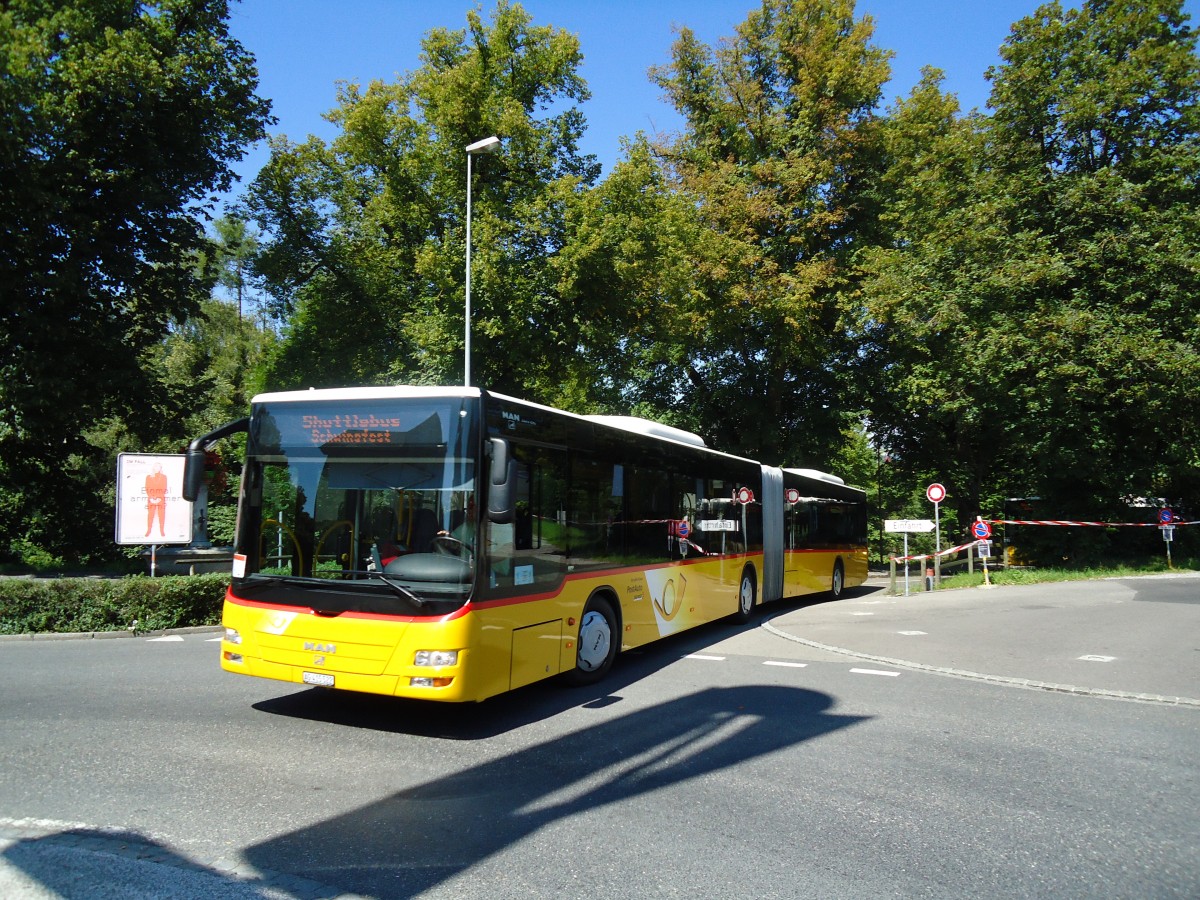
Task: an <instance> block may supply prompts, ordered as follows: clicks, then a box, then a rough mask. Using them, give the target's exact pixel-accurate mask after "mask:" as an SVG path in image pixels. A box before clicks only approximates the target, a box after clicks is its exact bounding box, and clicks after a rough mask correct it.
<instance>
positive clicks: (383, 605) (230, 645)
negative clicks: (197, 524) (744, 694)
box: [185, 386, 867, 701]
mask: <svg viewBox="0 0 1200 900" xmlns="http://www.w3.org/2000/svg"><path fill="white" fill-rule="evenodd" d="M243 430H244V431H246V432H247V435H248V436H247V453H246V460H245V466H244V470H243V474H242V480H241V491H240V496H239V505H238V527H237V538H236V547H235V555H234V564H233V579H232V583H231V586H230V588H229V591H228V594H227V596H226V598H225V604H224V610H223V615H222V620H223V625H224V628H225V633H224V638H223V640H222V643H221V665H222V667H223V668H224V669H226V670H227V671H230V672H237V673H240V674H243V675H251V676H257V677H260V678H272V679H278V680H280V681H287V682H294V683H301V684H312V685H320V686H324V687H330V688H338V689H345V690H352V691H364V692H369V693H378V694H388V695H396V696H404V697H417V698H423V699H430V700H446V701H473V700H483V699H484V698H487V697H490V696H493V695H496V694H500V693H502V692H504V691H507V690H511V689H514V688H517V687H521V686H523V685H526V684H530V683H532V682H535V681H538V680H540V679H543V678H548V677H551V676H555V675H560V674H564V675H566V676H567V677H568V678H570V679H572V680H575V681H579V682H587V681H592V680H596V679H599V678H601V677H602V676H603V675H604V674H605V673H606V672H607V671H608V669H609V668H610V667H611V666H612V663H613V660H614V659H615V657H616V655H617V654H618V653H619V652H620V651H623V650H629V649H631V648H634V647H640V646H643V645H645V644H648V643H650V642H652V641H654V640H656V639H658V638H661V637H664V636H666V635H669V634H673V633H676V632H679V631H682V630H684V629H687V628H692V627H695V626H697V625H700V624H702V623H705V622H711V621H713V620H716V619H719V618H722V617H726V616H734V617H740V618H742V619H746V618H748V617H749V616H750V615H751V614H752V613H753V611H754V608H755V606H756V605H758V604H760V603H762V602H765V601H771V600H777V599H780V598H785V597H796V596H799V595H802V594H807V593H813V592H821V591H831V592H832V594H833V596H834V597H835V598H836V597H838V596H840V595H841V593H842V591H843V589H844V588H846V587H848V586H854V585H858V584H861V583H862V582H863V581H865V580H866V575H867V507H866V495H865V493H864V492H863V491H861V490H858V489H857V488H853V487H850V486H847V485H846V484H844V483H843V482H842V481H841V480H840V479H838V478H836V477H834V476H831V475H826V474H823V473H820V472H815V471H811V470H804V469H786V468H785V469H779V468H774V467H771V466H763V465H760V464H759V463H757V462H753V461H751V460H748V459H743V458H740V457H737V456H732V455H729V454H726V453H720V452H717V451H715V450H712V449H710V448H708V447H706V446H705V444H704V441H703V440H702V439H701V438H699V437H698V436H696V435H693V434H690V433H688V432H684V431H681V430H679V429H675V428H671V427H668V426H664V425H660V424H657V423H654V422H649V421H646V420H643V419H636V418H631V417H621V416H616V417H613V416H582V415H575V414H572V413H568V412H563V411H561V410H557V409H551V408H549V407H545V406H541V405H538V404H535V403H529V402H526V401H522V400H518V399H514V398H512V397H506V396H502V395H500V394H496V393H491V392H488V391H484V390H481V389H478V388H439V387H410V386H401V387H386V388H347V389H333V390H309V391H295V392H283V393H268V394H261V395H259V396H257V397H255V398H254V400H253V402H252V407H251V414H250V416H249V417H248V418H247V419H242V420H239V421H238V422H235V423H230V424H229V425H227V426H224V427H222V428H220V429H217V430H216V431H214V432H211V433H209V434H207V435H205V436H203V437H200V438H197V439H196V440H195V441H193V442H192V444H191V446H190V447H189V450H188V460H189V466H188V473H187V480H188V487H187V488H186V489H185V495H189V494H190V495H191V496H193V497H194V495H195V493H196V492H197V490H198V488H199V485H200V479H201V478H202V466H203V460H204V451H205V450H206V449H207V448H208V447H210V446H211V445H212V444H213V443H214V442H215V441H216V440H218V439H219V438H221V437H224V436H227V435H229V434H232V433H235V432H238V431H243Z"/></svg>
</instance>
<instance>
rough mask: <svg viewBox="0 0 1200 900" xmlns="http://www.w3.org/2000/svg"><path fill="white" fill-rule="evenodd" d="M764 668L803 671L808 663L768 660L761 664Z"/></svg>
mask: <svg viewBox="0 0 1200 900" xmlns="http://www.w3.org/2000/svg"><path fill="white" fill-rule="evenodd" d="M763 665H764V666H785V667H787V668H789V669H804V668H807V667H808V663H798V662H780V661H779V660H777V659H768V660H765V661H764V662H763Z"/></svg>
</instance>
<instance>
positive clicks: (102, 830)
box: [0, 577, 1200, 898]
mask: <svg viewBox="0 0 1200 900" xmlns="http://www.w3.org/2000/svg"><path fill="white" fill-rule="evenodd" d="M214 637H215V635H213V634H210V633H190V634H178V635H167V636H161V637H160V638H157V639H147V638H125V639H118V640H37V641H28V640H24V641H23V640H4V641H0V672H3V673H4V676H5V687H4V690H3V692H2V693H0V715H2V717H3V721H4V723H5V727H4V729H3V731H2V732H0V896H4V897H16V898H34V897H38V898H40V897H81V898H82V897H87V898H93V897H118V896H120V897H137V896H142V897H166V896H170V897H196V898H200V897H230V898H244V897H275V898H307V897H334V896H348V895H351V894H355V893H357V894H359V895H362V896H374V897H416V896H420V897H475V896H488V897H532V896H564V897H572V896H596V895H607V896H615V897H633V896H639V897H714V898H716V897H729V896H735V895H738V896H755V897H820V898H843V897H844V898H881V897H946V898H952V897H953V898H961V897H965V896H986V897H1129V898H1135V897H1136V898H1157V897H1163V898H1175V897H1178V898H1195V897H1198V896H1200V784H1198V778H1197V771H1198V766H1197V763H1198V762H1200V741H1198V740H1197V737H1198V736H1200V699H1197V697H1200V687H1198V686H1200V578H1197V577H1181V578H1145V579H1126V580H1121V581H1113V582H1092V583H1087V584H1071V585H1054V586H1042V587H1028V588H997V589H995V590H992V591H955V592H944V593H938V594H934V595H914V596H912V597H908V598H891V597H887V596H885V595H884V594H883V593H882V592H881V591H878V590H869V591H861V592H859V593H858V594H857V595H856V596H853V597H849V598H847V599H845V600H843V601H841V602H839V603H828V602H815V603H810V604H807V605H792V606H774V607H768V608H767V609H766V610H765V611H764V613H763V614H762V615H761V616H760V617H759V618H758V619H757V620H756V621H755V622H753V623H752V624H751V625H749V626H745V627H736V626H732V625H727V624H724V623H721V624H717V625H714V626H710V627H708V628H704V629H700V630H698V631H696V632H692V633H690V634H687V635H683V636H680V637H678V638H675V639H671V640H668V641H665V642H663V643H661V644H659V645H657V646H655V647H653V648H649V649H646V650H645V651H642V652H639V653H635V654H628V655H626V656H624V657H622V659H621V660H620V661H619V663H618V666H617V667H616V668H615V669H614V671H613V673H612V675H611V676H610V678H609V679H607V680H606V681H605V682H604V683H603V684H602V685H601V686H599V687H597V688H593V689H575V690H571V689H564V688H562V687H560V686H557V685H554V684H549V685H537V686H534V687H532V688H529V689H526V690H523V691H518V692H515V693H513V694H511V695H508V696H506V697H502V698H497V699H496V700H493V701H489V702H487V703H484V704H480V705H473V706H469V707H432V708H431V707H428V706H423V705H420V704H415V703H408V702H400V701H392V700H387V699H383V698H373V697H359V696H355V695H347V694H340V693H329V692H323V691H320V690H315V689H304V688H298V687H293V686H289V685H284V684H278V683H273V682H266V681H256V680H252V679H245V678H239V677H237V676H232V675H227V674H225V673H222V672H220V671H219V670H218V669H217V667H216V661H215V653H216V649H215V648H216V644H215V643H214V642H212V639H213V638H214Z"/></svg>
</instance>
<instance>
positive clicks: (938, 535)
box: [925, 481, 946, 584]
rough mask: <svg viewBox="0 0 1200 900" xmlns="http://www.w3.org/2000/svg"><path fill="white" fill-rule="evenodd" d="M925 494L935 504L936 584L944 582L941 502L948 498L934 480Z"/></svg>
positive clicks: (934, 560)
mask: <svg viewBox="0 0 1200 900" xmlns="http://www.w3.org/2000/svg"><path fill="white" fill-rule="evenodd" d="M925 496H926V497H928V498H929V502H930V503H932V504H933V532H934V533H933V546H934V554H933V567H934V573H933V575H934V584H941V583H942V517H941V504H942V501H943V500H945V499H946V489H945V488H944V487H943V486H942V485H941V484H939V483H938V482H936V481H935V482H934V483H933V484H931V485H930V486H929V487H927V488H926V489H925Z"/></svg>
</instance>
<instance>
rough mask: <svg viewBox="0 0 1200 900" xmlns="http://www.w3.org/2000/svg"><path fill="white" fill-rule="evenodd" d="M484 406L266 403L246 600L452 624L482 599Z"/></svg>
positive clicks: (250, 501)
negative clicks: (439, 617)
mask: <svg viewBox="0 0 1200 900" xmlns="http://www.w3.org/2000/svg"><path fill="white" fill-rule="evenodd" d="M474 406H475V401H473V400H471V399H469V398H423V397H422V398H416V397H414V398H399V399H380V400H374V401H364V400H362V399H357V400H355V401H354V402H353V403H352V404H351V403H342V402H339V401H336V400H322V401H313V402H303V401H295V400H287V401H280V402H276V403H272V402H264V403H260V404H258V405H256V406H255V408H254V410H253V412H252V415H251V419H250V429H249V445H248V447H247V466H246V469H245V472H244V475H243V484H242V503H241V515H240V519H239V524H238V539H237V552H238V554H239V559H238V563H237V565H236V567H235V571H234V575H235V579H236V581H237V583H236V585H235V587H236V589H237V590H238V591H239V592H240V593H242V594H244V595H246V596H248V597H250V598H252V599H256V600H259V599H261V600H263V601H264V602H271V603H282V604H285V605H295V606H301V607H310V608H314V609H317V610H319V611H330V612H334V613H337V612H345V611H356V612H375V613H382V614H400V615H411V614H416V613H441V612H444V611H445V610H446V608H447V606H448V605H449V606H458V605H461V604H462V603H463V602H465V601H466V600H467V599H469V597H470V593H471V588H472V585H473V582H474V571H475V556H476V547H475V534H476V525H477V520H476V514H477V513H476V507H477V505H476V503H475V490H476V484H475V477H476V475H475V473H476V466H475V456H476V453H477V448H478V439H477V433H478V432H477V424H476V417H475V415H474V412H473V410H474ZM242 557H244V562H243V561H242Z"/></svg>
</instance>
